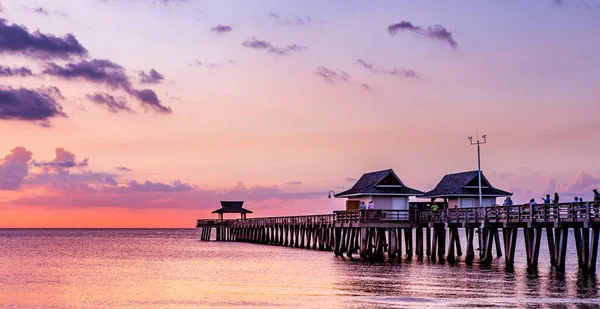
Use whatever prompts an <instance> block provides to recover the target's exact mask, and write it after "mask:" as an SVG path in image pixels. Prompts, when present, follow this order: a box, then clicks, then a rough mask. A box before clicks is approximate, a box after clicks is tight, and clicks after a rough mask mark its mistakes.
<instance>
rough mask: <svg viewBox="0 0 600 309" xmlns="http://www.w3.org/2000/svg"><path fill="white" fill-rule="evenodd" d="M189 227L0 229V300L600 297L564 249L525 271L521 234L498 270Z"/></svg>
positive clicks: (449, 304)
mask: <svg viewBox="0 0 600 309" xmlns="http://www.w3.org/2000/svg"><path fill="white" fill-rule="evenodd" d="M519 237H520V240H521V238H522V236H521V235H519ZM198 238H199V232H198V231H197V230H195V229H157V230H146V229H107V230H103V229H92V230H85V229H64V230H63V229H47V230H45V229H39V230H0V308H28V309H30V308H31V309H36V308H44V309H45V308H178V309H179V308H208V307H218V308H320V309H322V308H340V307H346V308H444V307H445V308H482V307H503V308H600V291H599V285H598V283H597V281H596V279H595V278H590V277H588V276H585V275H582V274H579V272H578V271H577V267H576V264H573V263H576V258H575V252H574V250H570V252H569V255H570V257H569V258H568V259H567V260H568V261H569V264H567V272H566V274H564V275H563V274H558V273H555V272H553V271H552V270H551V269H550V268H549V266H548V263H547V260H548V259H547V256H548V255H547V248H545V247H542V250H541V252H540V269H539V270H538V271H537V272H527V271H526V270H525V267H524V265H523V261H524V260H525V258H524V257H523V256H522V254H523V252H522V251H523V247H522V244H521V245H520V246H519V249H518V252H517V257H516V260H517V264H516V265H515V267H514V269H512V270H507V269H505V268H504V266H503V261H502V260H501V259H498V260H497V261H495V263H494V265H492V266H491V267H484V266H480V265H477V264H475V265H473V266H466V265H464V263H458V264H456V265H448V264H443V265H442V264H432V263H430V262H427V261H425V262H419V261H417V260H416V259H413V260H412V261H401V262H385V263H373V262H360V261H350V260H347V259H341V258H335V257H334V255H333V253H330V252H318V251H311V250H302V249H290V248H284V247H272V246H262V245H253V244H245V243H217V242H210V243H207V242H200V241H198ZM571 240H572V238H571ZM569 245H570V247H571V248H570V249H572V248H573V247H574V244H573V243H570V244H569ZM519 251H521V252H519ZM519 254H521V255H519Z"/></svg>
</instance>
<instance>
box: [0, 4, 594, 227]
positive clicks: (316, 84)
mask: <svg viewBox="0 0 600 309" xmlns="http://www.w3.org/2000/svg"><path fill="white" fill-rule="evenodd" d="M0 8H1V9H0V132H2V135H1V138H0V158H1V160H0V227H193V226H194V224H195V219H196V218H211V217H213V216H214V215H212V214H211V211H212V210H214V209H217V208H219V207H220V205H219V201H220V200H244V201H245V207H246V208H249V209H251V210H253V211H254V216H276V215H304V214H320V213H330V212H331V211H333V210H339V209H343V208H344V207H345V202H344V200H343V199H328V197H327V192H328V191H329V190H334V191H335V192H340V191H342V190H344V189H348V188H349V187H351V186H352V185H353V184H354V182H355V181H356V179H358V178H360V176H361V175H362V174H363V173H366V172H370V171H376V170H382V169H388V168H393V169H394V171H395V172H396V174H397V175H398V176H399V177H400V178H401V179H402V181H403V182H404V183H405V184H406V185H408V186H410V187H413V188H416V189H419V190H422V191H428V190H431V189H433V187H435V185H436V184H437V182H438V181H439V180H440V179H441V178H442V177H443V176H444V175H445V174H449V173H454V172H461V171H468V170H476V169H477V150H476V147H473V146H471V145H470V144H469V140H468V139H467V137H469V136H477V134H479V135H482V134H486V135H487V143H486V144H484V145H483V146H482V148H481V151H482V161H481V164H482V170H483V172H484V173H485V175H486V177H487V178H488V179H489V180H490V181H491V183H492V184H493V185H494V186H495V187H498V188H501V189H504V190H507V191H510V192H513V193H514V197H513V200H515V202H516V203H519V202H521V203H524V202H526V201H529V199H530V198H537V199H539V198H540V197H541V196H542V195H545V194H546V193H551V194H552V193H553V192H558V193H559V194H560V195H561V197H562V200H572V198H573V196H583V197H584V199H586V200H589V199H591V197H592V193H591V190H592V189H593V188H595V187H600V160H598V153H599V152H600V143H599V142H598V133H599V132H600V118H598V115H600V99H599V98H600V89H599V88H598V76H599V75H600V61H598V50H600V39H598V38H600V2H599V1H591V0H590V1H584V0H581V1H579V0H570V1H569V0H562V1H559V0H535V1H517V0H509V1H476V0H472V1H471V0H465V1H376V2H375V1H352V0H347V1H326V2H324V1H312V0H306V1H200V0H77V1H75V0H0Z"/></svg>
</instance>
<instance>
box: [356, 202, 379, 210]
mask: <svg viewBox="0 0 600 309" xmlns="http://www.w3.org/2000/svg"><path fill="white" fill-rule="evenodd" d="M358 209H359V210H365V209H368V210H372V209H375V203H373V201H369V204H368V205H365V202H360V205H358Z"/></svg>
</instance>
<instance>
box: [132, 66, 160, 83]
mask: <svg viewBox="0 0 600 309" xmlns="http://www.w3.org/2000/svg"><path fill="white" fill-rule="evenodd" d="M138 75H139V76H140V83H142V84H159V83H162V82H163V80H164V79H165V76H164V75H162V74H160V73H158V72H157V71H156V70H155V69H150V71H148V73H146V72H144V71H141V72H139V73H138Z"/></svg>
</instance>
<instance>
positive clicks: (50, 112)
mask: <svg viewBox="0 0 600 309" xmlns="http://www.w3.org/2000/svg"><path fill="white" fill-rule="evenodd" d="M62 99H64V97H63V96H62V94H61V93H60V90H58V88H56V87H48V88H39V89H26V88H12V87H0V119H1V120H23V121H32V122H36V123H38V124H40V125H42V126H50V124H49V120H50V119H51V118H56V117H67V114H65V113H64V112H63V108H62V105H60V104H59V103H58V102H57V100H62Z"/></svg>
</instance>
